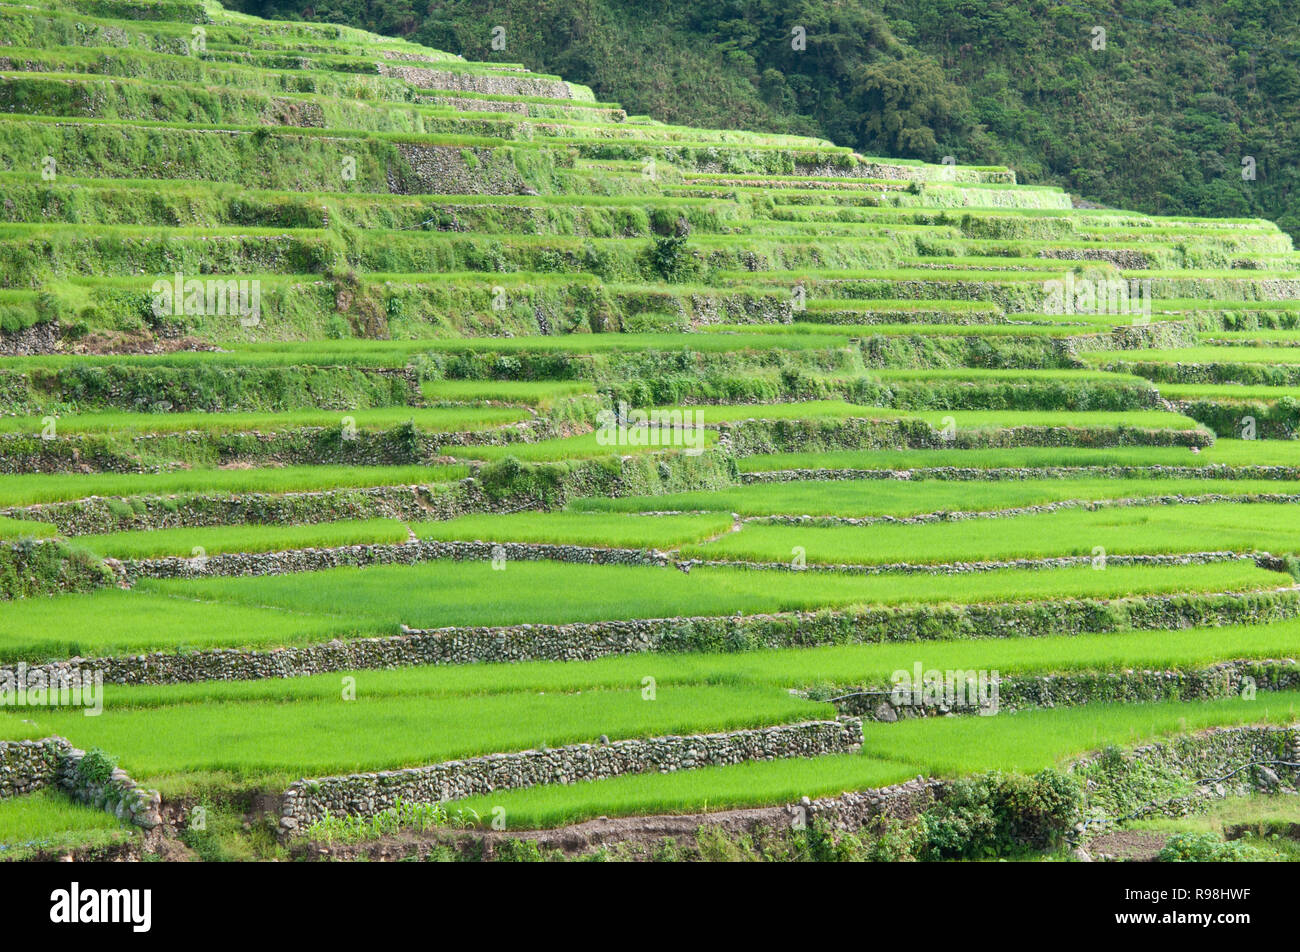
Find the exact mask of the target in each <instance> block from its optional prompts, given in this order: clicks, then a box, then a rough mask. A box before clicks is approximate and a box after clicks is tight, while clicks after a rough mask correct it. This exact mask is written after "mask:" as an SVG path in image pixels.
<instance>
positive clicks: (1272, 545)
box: [682, 503, 1300, 566]
mask: <svg viewBox="0 0 1300 952" xmlns="http://www.w3.org/2000/svg"><path fill="white" fill-rule="evenodd" d="M1294 507H1295V503H1280V504H1268V503H1241V504H1238V503H1204V504H1197V505H1191V506H1177V505H1174V506H1143V507H1124V508H1117V509H1102V510H1099V511H1097V512H1089V511H1087V510H1081V509H1066V510H1062V511H1059V512H1048V513H1035V514H1032V515H1023V516H1008V517H1007V518H1004V519H969V520H963V521H961V522H953V523H943V522H938V523H927V524H925V525H898V524H893V525H890V524H877V525H870V526H829V527H827V526H819V527H811V528H810V527H804V526H784V525H763V524H757V523H747V524H746V525H745V526H744V527H743V528H742V529H741V531H739V532H733V533H731V534H729V535H726V536H723V537H721V538H719V539H716V540H714V541H712V542H708V543H704V544H702V545H688V546H685V547H683V550H682V554H683V555H687V556H691V557H694V558H701V559H738V560H744V561H753V562H782V563H789V562H790V554H791V552H793V551H794V550H795V549H796V548H798V549H800V550H803V551H804V552H805V553H806V556H805V557H806V558H807V560H808V561H809V562H813V563H820V564H830V565H836V564H846V563H855V564H864V565H873V564H890V563H899V562H909V563H919V564H925V563H938V562H997V561H1005V560H1010V559H1018V558H1053V557H1058V556H1088V557H1090V558H1099V559H1101V560H1102V561H1101V562H1100V563H1099V564H1100V565H1102V566H1104V565H1105V561H1104V560H1105V557H1106V556H1112V555H1139V554H1142V555H1159V554H1168V553H1186V552H1255V551H1259V552H1270V553H1273V554H1275V555H1288V554H1291V553H1294V552H1296V551H1298V550H1300V533H1298V532H1297V529H1295V528H1291V527H1289V526H1288V521H1289V518H1290V515H1291V513H1293V512H1295V508H1294Z"/></svg>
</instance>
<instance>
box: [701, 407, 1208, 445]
mask: <svg viewBox="0 0 1300 952" xmlns="http://www.w3.org/2000/svg"><path fill="white" fill-rule="evenodd" d="M870 412H871V408H869V407H863V414H864V415H863V417H861V418H850V419H842V420H841V419H832V420H821V419H818V420H763V419H753V420H741V421H735V422H729V423H723V424H718V425H717V426H710V427H709V428H710V429H720V430H722V431H723V432H724V433H726V434H727V436H728V442H729V443H730V445H731V447H732V449H733V451H734V452H735V454H736V455H737V456H753V455H756V454H763V453H800V452H826V451H836V450H856V449H861V450H885V449H947V450H961V449H1006V448H1017V447H1034V448H1041V447H1085V448H1109V447H1115V446H1185V447H1189V448H1190V447H1193V446H1195V447H1205V446H1210V445H1211V444H1213V443H1214V434H1212V433H1210V432H1209V431H1208V430H1203V429H1192V430H1149V429H1143V428H1139V427H1123V426H1118V427H1113V426H1103V427H1067V426H1015V427H1003V428H1000V429H988V430H982V429H972V428H964V429H963V428H959V429H958V430H957V432H956V433H955V434H953V436H952V437H951V438H950V439H948V438H945V437H944V436H943V433H942V432H941V431H940V430H937V429H934V428H933V427H931V426H930V424H929V423H927V422H926V421H925V420H920V419H915V418H902V419H870V418H869V414H870ZM707 419H708V416H707V411H706V413H705V420H707ZM705 425H706V426H708V424H707V423H706V424H705Z"/></svg>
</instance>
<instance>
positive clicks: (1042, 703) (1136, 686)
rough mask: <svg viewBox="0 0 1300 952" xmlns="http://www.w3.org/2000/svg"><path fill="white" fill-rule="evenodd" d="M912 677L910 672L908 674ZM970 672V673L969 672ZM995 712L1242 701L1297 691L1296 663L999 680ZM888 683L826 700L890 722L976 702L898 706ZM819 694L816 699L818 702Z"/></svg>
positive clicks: (964, 708)
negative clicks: (1252, 694) (1251, 694)
mask: <svg viewBox="0 0 1300 952" xmlns="http://www.w3.org/2000/svg"><path fill="white" fill-rule="evenodd" d="M909 673H910V672H909ZM971 674H974V672H971ZM993 680H994V681H995V682H996V686H997V694H998V696H997V708H996V712H995V713H1009V712H1011V711H1017V710H1021V709H1024V708H1057V707H1075V706H1078V705H1081V704H1097V703H1117V702H1119V703H1126V704H1131V703H1143V702H1151V701H1206V700H1212V699H1214V698H1227V697H1240V696H1242V695H1243V692H1246V691H1248V690H1251V689H1253V690H1258V691H1287V690H1293V689H1295V688H1297V687H1300V665H1298V664H1297V663H1296V662H1295V660H1294V659H1290V658H1284V659H1280V660H1273V659H1270V660H1244V659H1243V660H1234V661H1225V662H1222V663H1220V664H1215V665H1211V666H1209V667H1206V668H1195V669H1186V670H1183V669H1166V670H1143V671H1133V670H1130V671H1066V672H1062V673H1057V674H1045V675H1026V676H1018V677H998V678H994V679H993ZM892 688H893V686H892V685H891V684H889V683H881V684H872V685H865V686H851V687H848V686H846V687H842V688H834V689H830V690H831V691H833V692H834V694H835V695H837V696H832V697H829V698H828V700H829V701H830V702H831V703H832V704H834V705H835V709H836V710H837V711H839V713H840V714H843V715H852V716H855V717H861V718H863V719H864V720H871V721H884V722H893V721H897V720H903V719H907V718H913V717H935V716H944V715H948V714H976V713H978V712H979V707H978V703H977V702H975V701H974V699H972V698H971V697H970V696H969V694H966V693H965V692H962V691H957V692H956V694H957V695H958V696H956V697H954V699H953V700H954V703H953V704H952V705H951V706H949V705H948V704H946V703H945V704H910V703H898V702H896V701H895V700H894V699H893V696H892ZM825 693H826V692H818V693H817V695H816V696H813V695H810V696H811V697H813V699H815V700H821V699H822V698H821V695H822V694H825Z"/></svg>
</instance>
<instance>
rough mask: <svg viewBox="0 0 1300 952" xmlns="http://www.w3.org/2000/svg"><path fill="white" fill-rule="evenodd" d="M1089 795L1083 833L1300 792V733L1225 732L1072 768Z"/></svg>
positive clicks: (1103, 755) (1111, 754)
mask: <svg viewBox="0 0 1300 952" xmlns="http://www.w3.org/2000/svg"><path fill="white" fill-rule="evenodd" d="M1070 770H1071V772H1072V773H1074V774H1075V775H1076V776H1078V777H1079V778H1080V779H1081V780H1082V781H1083V782H1084V787H1085V790H1086V794H1087V810H1086V815H1085V818H1084V820H1083V822H1081V823H1080V824H1079V826H1078V828H1077V829H1078V830H1079V832H1081V833H1082V832H1090V831H1095V830H1100V829H1104V828H1105V827H1107V826H1109V825H1111V824H1113V823H1114V822H1116V821H1117V820H1121V819H1137V818H1141V817H1146V816H1174V817H1177V816H1185V815H1187V814H1189V813H1195V812H1199V811H1200V810H1203V809H1204V808H1205V806H1206V804H1207V803H1208V802H1209V801H1211V800H1214V799H1219V798H1222V797H1227V796H1240V795H1245V794H1249V793H1255V792H1267V793H1279V792H1289V791H1294V790H1295V789H1296V788H1297V786H1300V729H1297V728H1295V727H1273V726H1262V727H1260V726H1255V727H1220V728H1214V729H1211V730H1208V731H1201V732H1198V733H1195V734H1188V735H1183V736H1179V737H1174V738H1171V739H1169V740H1167V741H1162V742H1161V743H1158V744H1149V745H1146V746H1143V747H1138V748H1134V749H1132V750H1118V749H1111V750H1108V751H1101V752H1098V753H1093V754H1090V755H1088V756H1087V757H1084V758H1081V759H1079V760H1077V761H1075V762H1074V763H1073V764H1071V765H1070Z"/></svg>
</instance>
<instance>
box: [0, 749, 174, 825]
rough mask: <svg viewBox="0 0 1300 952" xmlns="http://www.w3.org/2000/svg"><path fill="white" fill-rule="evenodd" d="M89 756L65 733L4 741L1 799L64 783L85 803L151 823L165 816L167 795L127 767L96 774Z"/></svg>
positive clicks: (69, 792)
mask: <svg viewBox="0 0 1300 952" xmlns="http://www.w3.org/2000/svg"><path fill="white" fill-rule="evenodd" d="M87 756H90V755H87V753H86V752H85V751H84V750H79V749H78V748H76V747H73V746H72V744H70V743H69V742H68V741H67V740H66V739H64V738H62V737H57V736H56V737H46V738H43V739H41V740H21V741H0V799H4V798H6V797H18V796H23V795H25V794H29V793H33V792H34V791H36V790H40V789H42V788H45V787H58V788H60V789H61V790H62V791H63V792H64V793H66V794H67V795H68V796H70V797H71V798H72V799H74V800H76V801H78V802H79V803H86V804H89V805H91V806H94V807H97V808H99V809H101V810H106V811H108V812H109V813H112V814H113V815H114V816H116V817H117V818H118V819H119V820H122V821H123V822H126V823H131V824H133V825H134V826H139V827H143V828H145V829H153V828H154V827H155V826H157V825H158V824H159V823H161V822H162V816H161V812H160V805H161V797H160V796H159V794H158V792H157V791H156V790H146V789H145V788H143V787H141V786H140V785H139V784H137V783H136V782H135V781H134V780H132V779H131V777H130V776H128V774H127V773H126V771H125V770H122V769H121V768H120V767H110V766H108V765H107V764H104V773H103V776H91V773H92V772H91V771H89V770H83V769H80V768H81V764H82V762H83V760H85V758H86V757H87Z"/></svg>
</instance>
